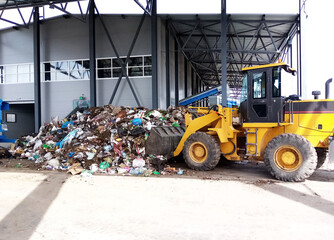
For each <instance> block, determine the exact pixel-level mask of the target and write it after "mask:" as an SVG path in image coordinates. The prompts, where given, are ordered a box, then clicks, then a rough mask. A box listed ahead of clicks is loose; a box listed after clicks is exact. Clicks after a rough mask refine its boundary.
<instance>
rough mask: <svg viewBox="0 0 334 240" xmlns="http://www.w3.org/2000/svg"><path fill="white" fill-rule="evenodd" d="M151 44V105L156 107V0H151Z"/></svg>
mask: <svg viewBox="0 0 334 240" xmlns="http://www.w3.org/2000/svg"><path fill="white" fill-rule="evenodd" d="M151 7H152V10H151V11H152V12H151V41H152V42H151V44H152V107H153V108H158V30H157V1H156V0H152V6H151Z"/></svg>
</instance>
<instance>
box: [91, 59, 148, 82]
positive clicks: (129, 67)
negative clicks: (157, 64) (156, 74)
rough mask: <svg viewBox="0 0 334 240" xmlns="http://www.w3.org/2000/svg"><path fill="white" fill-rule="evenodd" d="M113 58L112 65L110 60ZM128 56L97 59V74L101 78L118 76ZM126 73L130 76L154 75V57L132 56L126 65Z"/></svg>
mask: <svg viewBox="0 0 334 240" xmlns="http://www.w3.org/2000/svg"><path fill="white" fill-rule="evenodd" d="M110 59H111V65H110V64H109V60H110ZM125 61H126V57H121V58H120V59H118V58H108V59H106V58H103V59H102V58H101V59H98V60H97V76H98V78H100V79H104V78H118V77H120V76H121V75H122V62H125ZM125 70H126V73H127V75H128V76H129V77H144V76H152V57H151V56H134V57H130V58H129V61H128V62H127V64H126V65H125Z"/></svg>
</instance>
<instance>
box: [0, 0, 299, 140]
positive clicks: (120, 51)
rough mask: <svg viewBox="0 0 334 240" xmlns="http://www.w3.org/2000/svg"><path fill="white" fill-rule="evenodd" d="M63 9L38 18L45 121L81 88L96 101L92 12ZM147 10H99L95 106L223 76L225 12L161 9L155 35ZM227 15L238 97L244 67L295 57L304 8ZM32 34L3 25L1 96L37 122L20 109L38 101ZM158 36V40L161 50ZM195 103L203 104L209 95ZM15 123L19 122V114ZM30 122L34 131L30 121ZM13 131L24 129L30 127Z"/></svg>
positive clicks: (148, 100) (174, 99) (159, 99)
mask: <svg viewBox="0 0 334 240" xmlns="http://www.w3.org/2000/svg"><path fill="white" fill-rule="evenodd" d="M28 2H29V1H28ZM41 2H43V1H41ZM45 2H48V1H45ZM60 2H61V1H60ZM63 2H66V1H63ZM149 2H151V1H149ZM152 2H153V0H152ZM0 6H1V5H0ZM0 13H1V8H0ZM65 13H66V15H64V16H60V17H56V18H52V19H45V20H41V21H40V23H39V24H38V25H39V26H38V27H39V28H40V32H39V41H40V44H39V46H40V49H39V50H40V54H39V57H40V59H39V61H40V75H39V77H40V99H39V101H38V102H40V103H39V104H40V122H41V123H44V122H49V121H50V120H51V117H55V116H59V118H64V117H65V116H66V115H67V114H68V113H70V112H71V111H72V110H73V108H74V107H75V106H76V104H77V103H78V101H80V97H82V96H83V97H84V98H86V99H87V100H88V101H89V102H90V103H89V102H88V104H91V103H92V102H94V100H93V101H92V99H91V94H92V92H91V90H92V79H91V78H92V74H91V66H92V65H91V62H90V59H91V56H92V55H91V54H92V52H91V50H92V49H91V48H92V40H91V35H92V34H91V32H92V31H91V28H90V27H91V26H90V24H91V21H92V20H89V19H88V17H87V18H85V19H80V18H81V17H82V16H80V15H72V14H70V13H68V12H65ZM88 15H89V14H88ZM145 15H146V16H145V17H144V15H131V14H127V15H124V14H118V15H111V14H108V15H106V14H103V15H102V14H98V13H97V14H95V16H94V25H95V30H94V33H95V34H94V36H95V38H94V40H95V43H94V44H95V47H94V49H95V53H94V54H95V65H96V66H95V67H96V69H95V71H94V72H95V75H96V76H95V79H94V81H95V83H96V91H95V93H96V102H95V105H96V106H100V105H105V104H109V103H112V104H113V105H118V106H131V107H136V106H138V105H140V106H144V107H147V108H155V107H159V108H163V109H165V108H167V107H168V106H169V105H177V103H178V101H179V100H180V99H183V98H185V97H189V96H191V95H193V94H196V93H198V92H201V91H204V90H207V89H209V88H211V87H213V86H217V85H218V84H221V78H222V59H221V56H222V41H221V39H222V38H221V28H222V27H221V15H219V14H217V15H173V14H171V15H166V14H164V15H159V14H158V15H157V17H156V36H155V37H152V34H151V32H152V15H151V16H150V15H149V14H148V13H146V14H145ZM226 17H227V34H226V43H227V49H226V61H227V65H226V73H227V79H226V81H227V83H228V85H229V86H230V88H231V89H232V94H233V97H235V96H237V95H238V94H239V93H240V87H241V68H242V67H246V66H252V65H258V64H266V63H272V62H275V61H277V60H278V59H279V58H283V59H285V61H288V62H291V59H292V57H291V54H292V46H291V44H292V40H293V39H294V37H295V36H297V35H298V28H299V16H298V14H297V15H251V14H243V15H240V14H235V15H226ZM141 21H142V24H141ZM34 34H35V26H34V23H29V24H26V25H25V26H15V27H13V28H8V29H3V30H1V31H0V80H1V83H0V98H2V99H3V100H4V101H8V102H9V103H10V104H11V106H10V111H9V112H11V113H15V114H16V115H17V116H16V118H17V119H19V118H25V119H27V121H25V122H26V124H29V125H31V120H33V119H34V118H35V126H36V108H35V114H34V113H33V112H30V113H26V112H25V113H22V111H20V110H19V109H21V108H22V105H23V106H24V104H26V106H30V107H28V108H27V109H30V111H33V110H34V108H33V107H32V106H33V105H36V80H35V78H36V76H35V75H34V68H35V65H34V62H35V60H36V59H35V56H36V55H35V52H34V51H35V47H34V44H35V39H34ZM152 43H155V44H156V49H157V51H156V52H155V51H154V50H152V45H153V44H152ZM115 50H116V51H115ZM294 54H295V53H294ZM127 55H129V61H128V63H127V64H125V65H124V70H125V71H126V76H128V78H127V77H126V76H123V77H121V78H120V75H121V74H122V66H121V65H120V64H119V62H118V60H117V56H119V57H120V58H121V59H122V60H123V61H125V60H126V57H127ZM155 59H156V60H155ZM155 61H156V62H155ZM294 67H295V68H296V66H294ZM298 67H299V65H298V66H297V68H298ZM155 69H156V70H155ZM155 71H156V72H155ZM176 73H177V74H176ZM155 74H156V75H155ZM152 76H153V77H152ZM155 76H156V77H155ZM119 78H120V79H119ZM155 78H156V79H155ZM154 88H157V91H154V90H152V89H154ZM91 105H92V104H91ZM197 105H201V106H204V105H206V102H201V103H198V104H197ZM4 119H6V118H4ZM28 119H29V120H28ZM10 124H11V125H12V128H15V124H16V125H18V124H19V121H17V122H16V123H10ZM22 124H24V123H22V122H21V123H20V125H21V126H22ZM27 129H29V131H30V130H31V127H30V128H29V127H28V126H27ZM35 130H36V128H35ZM8 134H9V135H10V136H9V137H18V136H20V135H22V134H28V132H23V130H22V131H16V132H15V133H14V131H13V132H12V133H11V131H9V133H8Z"/></svg>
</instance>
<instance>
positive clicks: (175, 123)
mask: <svg viewBox="0 0 334 240" xmlns="http://www.w3.org/2000/svg"><path fill="white" fill-rule="evenodd" d="M172 125H173V126H174V127H180V124H178V123H177V122H174V123H173V124H172Z"/></svg>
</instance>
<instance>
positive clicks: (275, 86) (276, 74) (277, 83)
mask: <svg viewBox="0 0 334 240" xmlns="http://www.w3.org/2000/svg"><path fill="white" fill-rule="evenodd" d="M272 94H273V97H280V96H281V68H280V67H275V68H273V82H272Z"/></svg>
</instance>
